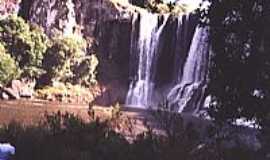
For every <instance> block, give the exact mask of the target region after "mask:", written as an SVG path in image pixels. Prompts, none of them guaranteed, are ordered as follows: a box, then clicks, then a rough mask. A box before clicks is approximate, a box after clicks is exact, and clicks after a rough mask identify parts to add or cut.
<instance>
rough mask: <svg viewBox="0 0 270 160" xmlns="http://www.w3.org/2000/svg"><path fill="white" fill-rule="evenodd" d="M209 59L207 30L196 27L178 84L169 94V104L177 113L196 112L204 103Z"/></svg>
mask: <svg viewBox="0 0 270 160" xmlns="http://www.w3.org/2000/svg"><path fill="white" fill-rule="evenodd" d="M208 59H209V42H208V28H206V27H205V28H202V27H199V26H197V28H196V31H195V33H194V37H193V40H192V44H191V47H190V50H189V54H188V57H187V60H186V63H185V65H184V68H183V75H182V77H181V80H180V83H179V84H177V85H176V86H175V87H173V88H172V90H171V91H170V92H169V94H168V96H167V99H168V101H169V104H171V105H176V106H177V108H178V112H183V111H184V110H185V109H187V111H188V112H194V113H195V112H197V111H198V110H199V109H200V107H201V106H202V103H203V101H204V92H205V89H206V84H207V73H208Z"/></svg>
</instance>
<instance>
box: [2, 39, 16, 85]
mask: <svg viewBox="0 0 270 160" xmlns="http://www.w3.org/2000/svg"><path fill="white" fill-rule="evenodd" d="M18 68H19V67H18V66H17V64H16V62H15V60H14V59H12V58H11V56H10V55H9V54H7V53H6V50H5V48H4V46H3V45H2V44H1V43H0V84H7V83H8V82H10V81H11V80H12V79H16V78H17V77H18V76H19V75H20V71H19V69H18Z"/></svg>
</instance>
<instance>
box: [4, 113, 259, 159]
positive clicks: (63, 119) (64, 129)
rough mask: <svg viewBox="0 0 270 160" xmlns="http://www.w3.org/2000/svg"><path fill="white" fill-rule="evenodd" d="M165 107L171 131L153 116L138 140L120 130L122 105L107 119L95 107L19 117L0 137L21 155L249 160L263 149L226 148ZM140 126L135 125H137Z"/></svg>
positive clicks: (161, 118)
mask: <svg viewBox="0 0 270 160" xmlns="http://www.w3.org/2000/svg"><path fill="white" fill-rule="evenodd" d="M164 111H165V110H162V111H158V112H155V117H156V118H158V120H159V122H160V123H158V124H165V125H161V126H159V127H161V128H160V129H162V130H164V131H165V133H162V132H160V131H159V132H157V131H155V128H152V127H151V123H152V122H153V121H152V122H151V123H145V124H146V125H147V130H146V131H145V132H143V133H141V134H139V135H137V136H134V137H133V138H132V141H127V139H126V137H125V135H124V134H123V132H116V127H117V126H119V124H120V123H121V113H120V112H119V111H117V108H116V110H115V111H112V113H113V115H112V116H111V118H109V119H107V120H106V119H105V120H104V119H103V120H101V119H100V118H99V117H97V116H96V115H95V114H94V112H93V110H90V111H89V120H87V121H84V120H82V119H81V118H79V117H77V116H75V115H73V114H68V113H66V114H61V113H60V112H58V113H56V114H52V115H49V114H45V121H43V122H41V123H40V124H39V125H38V126H28V127H26V126H22V125H20V124H18V123H15V122H13V123H10V124H9V125H6V126H4V127H2V128H1V129H0V141H1V142H10V143H11V144H12V145H14V146H15V147H16V154H15V157H14V158H15V159H16V160H20V159H28V160H43V159H44V160H45V159H51V160H56V159H57V160H62V159H63V160H72V159H76V160H81V159H95V160H109V159H110V160H124V159H125V160H137V159H140V160H149V159H150V158H155V159H157V160H176V159H185V160H209V159H210V160H211V159H213V160H234V159H235V160H238V159H247V160H249V159H253V158H254V156H256V154H257V153H256V152H255V151H252V150H248V149H245V147H244V148H242V146H235V147H234V148H226V147H224V145H222V144H220V143H218V142H221V141H222V140H224V138H223V137H219V139H217V141H215V138H214V137H213V136H211V138H213V139H212V140H213V141H209V140H207V138H208V137H207V136H203V138H204V139H202V138H201V137H200V136H198V135H199V134H198V132H197V131H196V128H194V127H193V126H192V125H186V124H184V121H183V119H182V117H181V116H180V115H179V114H177V113H173V114H171V112H164ZM149 122H150V121H149ZM125 124H126V123H125ZM131 125H132V124H131ZM152 126H153V125H152ZM134 128H136V127H134V126H129V129H131V130H132V129H134ZM126 129H127V128H126ZM212 133H213V132H212ZM214 133H216V132H214ZM213 135H215V136H216V134H213ZM209 136H210V134H209ZM236 154H237V156H236ZM256 158H258V156H257V157H256Z"/></svg>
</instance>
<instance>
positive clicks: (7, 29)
mask: <svg viewBox="0 0 270 160" xmlns="http://www.w3.org/2000/svg"><path fill="white" fill-rule="evenodd" d="M48 41H49V39H48V37H47V36H46V35H45V34H44V33H43V31H42V29H41V28H39V27H38V26H37V25H29V24H27V23H26V22H25V21H24V20H23V19H22V18H20V17H17V16H14V15H12V16H9V17H7V18H5V19H2V20H0V42H2V43H3V45H4V47H5V48H6V50H7V52H8V53H9V54H10V55H11V57H12V58H14V59H15V61H16V62H17V63H18V65H19V67H20V69H21V70H22V76H24V77H30V78H37V77H38V76H39V75H41V73H42V59H43V55H44V53H45V52H46V50H47V47H48Z"/></svg>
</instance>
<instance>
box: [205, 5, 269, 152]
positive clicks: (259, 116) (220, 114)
mask: <svg viewBox="0 0 270 160" xmlns="http://www.w3.org/2000/svg"><path fill="white" fill-rule="evenodd" d="M210 2H211V3H212V5H211V6H210V8H209V9H206V10H204V11H203V12H202V14H201V15H202V19H203V22H204V23H206V25H209V26H210V28H211V31H210V32H211V43H212V50H213V54H212V64H211V68H210V85H209V88H208V93H209V94H210V95H211V97H212V102H211V104H210V112H209V113H210V115H211V116H212V117H213V118H214V119H215V121H216V122H218V123H219V124H224V123H232V122H234V121H235V120H236V119H238V118H245V119H247V120H255V121H256V122H257V124H259V125H260V128H261V130H260V131H261V134H262V135H261V141H262V142H263V144H264V145H265V147H263V148H265V149H266V150H265V151H264V154H265V155H267V154H269V153H270V150H269V149H267V148H269V144H266V143H264V142H267V141H268V140H269V133H270V130H269V124H270V123H269V122H270V121H269V120H270V118H269V117H270V108H269V105H270V92H269V91H270V83H269V82H270V70H269V68H270V67H269V64H270V54H269V53H270V47H269V46H270V43H269V42H270V32H269V29H268V27H267V26H269V25H270V17H269V10H270V1H267V0H249V1H245V0H210Z"/></svg>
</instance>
